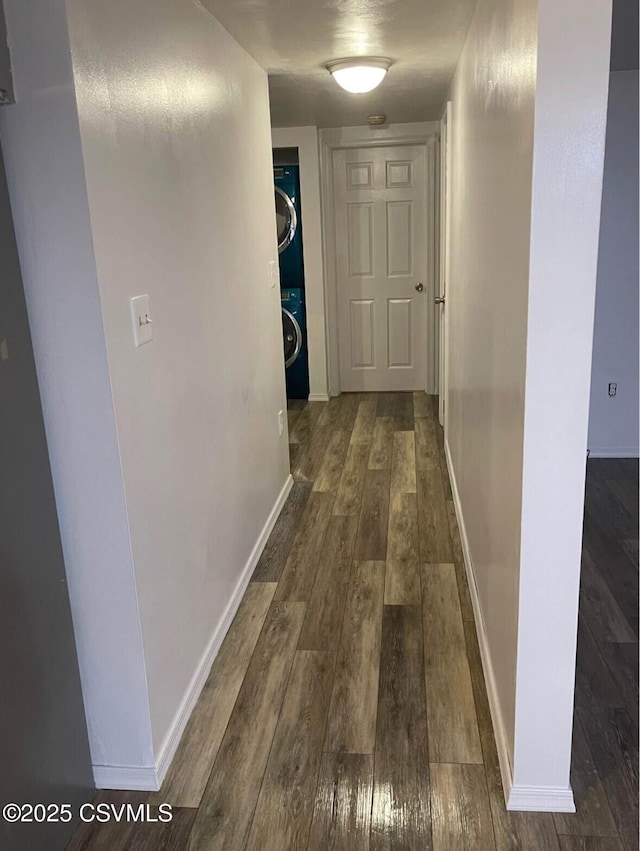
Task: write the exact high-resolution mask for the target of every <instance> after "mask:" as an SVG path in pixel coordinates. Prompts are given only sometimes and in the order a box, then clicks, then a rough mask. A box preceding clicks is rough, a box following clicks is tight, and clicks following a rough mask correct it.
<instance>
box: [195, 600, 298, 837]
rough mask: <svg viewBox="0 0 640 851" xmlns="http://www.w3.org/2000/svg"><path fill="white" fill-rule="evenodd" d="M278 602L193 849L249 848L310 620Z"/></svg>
mask: <svg viewBox="0 0 640 851" xmlns="http://www.w3.org/2000/svg"><path fill="white" fill-rule="evenodd" d="M304 609H305V606H304V603H273V604H272V605H271V608H270V610H269V613H268V615H267V619H266V621H265V624H264V628H263V630H262V633H261V635H260V638H259V639H258V643H257V645H256V648H255V651H254V654H253V657H252V658H251V663H250V665H249V669H248V671H247V675H246V677H245V679H244V682H243V683H242V687H241V689H240V693H239V694H238V699H237V701H236V704H235V706H234V709H233V712H232V714H231V718H230V719H229V724H228V726H227V730H226V732H225V734H224V738H223V740H222V744H221V746H220V750H219V751H218V757H217V759H216V761H215V763H214V766H213V770H212V772H211V776H210V778H209V782H208V783H207V787H206V789H205V792H204V796H203V798H202V802H201V804H200V809H199V810H198V814H197V816H196V820H195V823H194V825H193V830H192V831H191V835H190V837H189V844H188V848H189V850H190V851H203V849H206V851H216V849H231V848H244V846H245V843H246V841H247V837H248V835H249V829H250V827H251V819H252V817H253V813H254V810H255V806H256V802H257V800H258V794H259V792H260V784H261V782H262V777H263V775H264V771H265V767H266V764H267V759H268V756H269V749H270V747H271V743H272V741H273V734H274V731H275V728H276V724H277V721H278V715H279V713H280V707H281V705H282V698H283V694H284V689H285V685H286V682H287V679H288V677H289V672H290V670H291V665H292V663H293V657H294V653H295V648H296V644H297V642H298V637H299V635H300V629H301V627H302V620H303V617H304Z"/></svg>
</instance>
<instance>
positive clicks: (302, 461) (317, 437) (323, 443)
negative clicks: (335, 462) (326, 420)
mask: <svg viewBox="0 0 640 851" xmlns="http://www.w3.org/2000/svg"><path fill="white" fill-rule="evenodd" d="M330 438H331V427H330V426H327V425H316V427H315V428H314V430H313V431H312V433H311V435H310V436H309V442H308V443H307V445H306V446H305V449H304V451H303V452H302V453H301V454H300V455H299V457H298V458H297V460H296V463H295V465H294V466H293V468H292V470H291V475H292V476H293V479H294V481H296V482H313V481H315V478H316V476H317V475H318V471H319V470H320V466H321V464H322V461H323V459H324V456H325V453H326V451H327V446H328V445H329V440H330Z"/></svg>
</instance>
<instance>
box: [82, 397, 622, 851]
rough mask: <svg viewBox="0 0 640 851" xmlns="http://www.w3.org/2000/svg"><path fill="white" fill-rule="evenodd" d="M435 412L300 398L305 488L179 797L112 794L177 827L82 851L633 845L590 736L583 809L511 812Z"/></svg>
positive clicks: (281, 522)
mask: <svg viewBox="0 0 640 851" xmlns="http://www.w3.org/2000/svg"><path fill="white" fill-rule="evenodd" d="M436 401H437V400H436V398H435V397H428V396H426V395H425V394H422V393H415V394H411V393H398V394H379V395H377V394H345V395H343V396H341V397H338V398H334V399H332V400H331V402H329V403H328V404H325V403H295V402H294V403H291V404H292V408H291V409H290V410H289V412H288V413H289V421H290V449H291V458H292V471H293V476H294V480H295V483H294V486H293V490H292V492H291V495H290V497H289V499H288V502H287V504H286V506H285V508H284V510H283V512H282V514H281V516H280V518H279V519H278V521H277V524H276V526H275V528H274V530H273V532H272V534H271V537H270V539H269V542H268V544H267V546H266V548H265V550H264V552H263V554H262V557H261V559H260V562H259V564H258V565H257V568H256V570H255V573H254V575H253V578H252V582H251V584H250V585H249V587H248V589H247V591H246V594H245V597H244V599H243V602H242V604H241V606H240V609H239V611H238V613H237V615H236V618H235V620H234V622H233V625H232V627H231V630H230V632H229V633H228V635H227V638H226V639H225V641H224V643H223V645H222V648H221V650H220V652H219V654H218V657H217V659H216V662H215V664H214V666H213V669H212V671H211V674H210V676H209V678H208V680H207V683H206V685H205V688H204V690H203V692H202V696H201V698H200V700H199V702H198V704H197V706H196V709H195V711H194V713H193V715H192V717H191V720H190V722H189V725H188V727H187V729H186V731H185V734H184V736H183V739H182V742H181V745H180V748H179V750H178V752H177V754H176V757H175V759H174V762H173V765H172V767H171V769H170V772H169V774H168V776H167V778H166V780H165V783H164V786H163V788H162V790H161V791H160V792H158V793H155V794H152V795H150V796H149V795H147V794H145V793H134V792H131V793H122V792H102V793H100V794H99V800H102V801H109V802H112V801H113V802H125V801H127V802H134V803H137V802H151V803H153V804H159V803H161V802H168V803H170V804H172V805H173V806H174V807H175V808H176V809H174V820H173V823H172V824H171V825H170V826H166V825H142V824H139V825H128V826H123V825H116V824H113V823H112V824H109V825H102V826H100V828H96V827H93V828H92V827H90V826H83V827H82V828H81V829H79V830H78V832H77V833H76V836H75V837H74V840H72V842H71V844H70V846H69V851H80V849H83V850H84V851H96V849H101V848H105V849H106V848H108V849H109V851H125V849H127V851H128V849H132V848H136V849H154V851H156V850H157V849H159V848H162V849H164V851H181V849H186V848H188V849H191V850H192V851H203V849H222V848H224V849H232V851H240V849H245V848H247V849H257V848H262V849H273V851H289V849H305V848H309V849H314V851H328V849H342V850H343V851H357V849H365V848H371V849H381V848H398V849H400V848H402V849H425V848H433V849H436V851H458V849H460V851H468V849H473V851H485V849H487V851H488V850H489V849H520V851H535V849H555V851H578V849H593V850H594V851H595V849H598V851H620V849H621V847H622V846H621V845H620V844H619V839H618V838H617V830H616V825H615V823H614V820H613V818H612V815H611V811H610V808H609V804H608V801H607V797H606V795H605V792H604V789H603V787H602V783H601V782H600V778H599V777H598V773H597V771H596V770H595V769H594V766H593V762H592V759H591V756H590V754H589V746H588V745H587V744H586V742H585V740H584V734H583V733H582V731H581V728H580V727H577V732H576V738H575V742H574V745H575V748H576V752H575V755H574V759H575V763H574V781H573V782H574V789H575V791H576V804H577V806H578V813H577V814H576V815H575V816H573V815H562V816H555V817H554V816H552V815H551V814H548V813H507V811H506V809H505V806H504V798H503V793H502V785H501V780H500V771H499V767H498V761H497V754H496V747H495V741H494V736H493V731H492V726H491V717H490V713H489V706H488V702H487V696H486V690H485V684H484V678H483V673H482V665H481V661H480V653H479V648H478V642H477V638H476V630H475V624H474V620H473V612H472V609H471V602H470V597H469V589H468V585H467V580H466V576H465V573H464V566H463V560H462V552H461V546H460V539H459V534H458V529H457V524H456V519H455V512H454V508H453V502H452V499H451V491H450V485H449V480H448V475H447V471H446V464H445V460H444V453H443V444H442V430H441V428H440V426H439V425H438V423H437V408H436V406H435V404H434V403H435V402H436ZM583 720H587V716H583ZM569 834H576V836H573V837H572V836H570V835H569ZM596 836H597V837H601V838H600V839H586V838H584V837H596ZM580 837H582V838H580ZM602 837H604V838H602ZM607 837H608V838H607ZM589 843H591V844H589Z"/></svg>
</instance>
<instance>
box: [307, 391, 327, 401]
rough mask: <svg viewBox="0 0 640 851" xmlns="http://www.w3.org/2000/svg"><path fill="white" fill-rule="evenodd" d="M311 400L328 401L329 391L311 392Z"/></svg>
mask: <svg viewBox="0 0 640 851" xmlns="http://www.w3.org/2000/svg"><path fill="white" fill-rule="evenodd" d="M309 401H310V402H328V401H329V395H328V394H327V393H309Z"/></svg>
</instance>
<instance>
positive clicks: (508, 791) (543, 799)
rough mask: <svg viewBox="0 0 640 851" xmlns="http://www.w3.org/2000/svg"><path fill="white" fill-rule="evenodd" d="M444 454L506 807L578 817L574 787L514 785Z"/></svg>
mask: <svg viewBox="0 0 640 851" xmlns="http://www.w3.org/2000/svg"><path fill="white" fill-rule="evenodd" d="M444 451H445V456H446V459H447V467H448V469H449V479H450V481H451V493H452V495H453V504H454V506H455V510H456V517H457V518H458V526H459V528H460V540H461V543H462V553H463V555H464V566H465V570H466V573H467V579H468V581H469V591H470V594H471V603H472V606H473V614H474V618H475V622H476V633H477V635H478V646H479V648H480V657H481V659H482V670H483V672H484V679H485V683H486V686H487V698H488V700H489V709H490V711H491V722H492V725H493V734H494V737H495V740H496V750H497V752H498V763H499V765H500V775H501V777H502V788H503V791H504V800H505V804H506V807H507V809H508V810H510V811H528V812H540V813H543V812H550V813H574V812H575V811H576V810H575V804H574V801H573V792H572V790H571V787H567V788H558V787H555V786H553V787H552V786H521V785H515V784H514V783H513V767H512V765H511V755H510V753H509V744H508V738H507V733H506V727H505V724H504V718H503V715H502V709H501V707H500V701H499V699H498V689H497V686H496V679H495V674H494V672H493V665H492V663H491V653H490V651H489V641H488V639H487V632H486V629H485V625H484V618H483V616H482V607H481V606H480V597H479V595H478V587H477V585H476V579H475V573H474V570H473V560H472V558H471V550H470V549H469V539H468V537H467V529H466V526H465V523H464V516H463V513H462V504H461V502H460V493H459V491H458V485H457V482H456V475H455V471H454V469H453V462H452V460H451V451H450V450H449V444H448V443H447V442H446V441H445V445H444Z"/></svg>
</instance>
